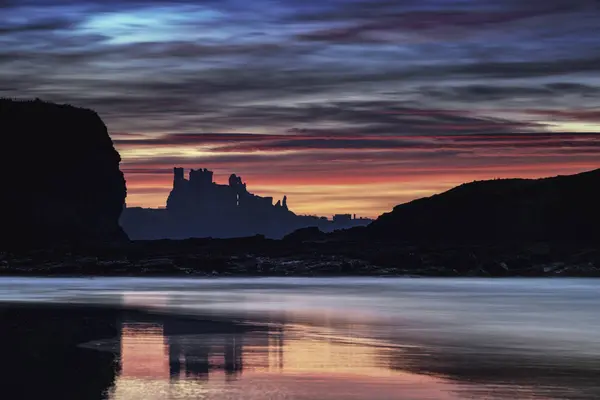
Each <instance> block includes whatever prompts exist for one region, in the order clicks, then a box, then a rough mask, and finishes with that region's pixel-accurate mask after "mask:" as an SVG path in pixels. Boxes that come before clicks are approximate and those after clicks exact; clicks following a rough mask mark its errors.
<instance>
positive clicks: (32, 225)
mask: <svg viewBox="0 0 600 400" xmlns="http://www.w3.org/2000/svg"><path fill="white" fill-rule="evenodd" d="M0 148H2V153H3V154H2V157H1V158H0V184H1V185H2V196H0V218H1V219H2V230H1V231H0V247H2V248H12V247H31V246H33V247H40V246H54V245H59V244H70V245H76V244H82V243H85V244H90V243H100V242H107V241H120V240H126V239H127V236H126V235H125V233H124V232H123V230H122V229H121V228H120V226H119V224H118V219H119V216H120V214H121V211H122V210H123V207H124V203H125V196H126V187H125V179H124V177H123V174H122V173H121V171H120V169H119V162H120V156H119V153H118V152H117V151H116V150H115V148H114V147H113V143H112V141H111V139H110V137H109V135H108V132H107V130H106V126H105V125H104V123H103V122H102V120H101V119H100V117H99V116H98V115H97V114H96V113H95V112H93V111H91V110H87V109H80V108H75V107H72V106H68V105H57V104H52V103H46V102H43V101H40V100H37V99H36V100H35V101H14V100H9V99H0Z"/></svg>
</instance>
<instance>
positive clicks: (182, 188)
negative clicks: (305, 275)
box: [120, 167, 371, 239]
mask: <svg viewBox="0 0 600 400" xmlns="http://www.w3.org/2000/svg"><path fill="white" fill-rule="evenodd" d="M166 203H167V204H166V209H144V208H127V209H125V211H124V212H123V216H122V217H121V220H120V222H121V226H123V228H124V229H125V231H126V232H127V234H128V235H129V237H130V238H131V239H165V238H169V239H185V238H191V237H213V238H232V237H243V236H252V235H257V234H260V235H264V236H266V237H269V238H281V237H283V236H284V235H286V234H288V233H291V232H293V231H295V230H296V229H300V228H305V227H316V228H319V229H320V230H322V231H326V232H330V231H333V230H335V229H345V228H351V227H354V226H364V225H367V224H368V223H370V222H371V220H370V219H366V218H358V219H357V218H352V216H351V215H349V214H348V215H346V214H344V215H336V216H334V219H333V220H328V219H327V218H324V217H314V216H303V215H296V214H295V213H293V212H292V211H291V210H290V209H289V208H288V204H287V197H286V196H284V197H283V199H282V200H277V202H276V203H275V204H273V198H272V197H261V196H257V195H255V194H253V193H250V192H249V191H248V189H247V188H246V183H244V182H243V181H242V178H241V177H239V176H237V175H235V174H232V175H231V176H230V177H229V182H228V184H227V185H220V184H217V183H215V182H213V172H212V171H209V170H207V169H197V170H191V171H190V173H189V179H185V177H184V171H183V168H177V167H176V168H174V170H173V189H172V190H171V193H170V194H169V197H168V199H167V202H166Z"/></svg>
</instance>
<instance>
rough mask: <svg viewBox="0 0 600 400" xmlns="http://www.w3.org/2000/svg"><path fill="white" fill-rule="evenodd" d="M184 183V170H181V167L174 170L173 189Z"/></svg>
mask: <svg viewBox="0 0 600 400" xmlns="http://www.w3.org/2000/svg"><path fill="white" fill-rule="evenodd" d="M183 181H184V178H183V168H180V167H175V168H173V187H176V186H179V184H180V183H181V182H183Z"/></svg>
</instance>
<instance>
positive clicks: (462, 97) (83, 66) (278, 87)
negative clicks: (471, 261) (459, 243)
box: [0, 0, 600, 216]
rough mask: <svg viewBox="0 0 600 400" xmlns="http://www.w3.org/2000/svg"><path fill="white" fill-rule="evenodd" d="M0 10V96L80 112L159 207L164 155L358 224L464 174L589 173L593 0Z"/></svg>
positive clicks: (14, 0)
mask: <svg viewBox="0 0 600 400" xmlns="http://www.w3.org/2000/svg"><path fill="white" fill-rule="evenodd" d="M0 8H1V9H2V15H3V23H2V26H0V96H8V97H18V98H31V97H40V98H43V99H46V100H52V101H57V102H65V103H71V104H76V105H78V106H83V107H89V108H92V109H94V110H96V111H97V112H98V113H99V114H100V115H101V116H102V118H103V120H104V121H105V122H106V123H107V125H108V128H109V130H110V132H111V134H112V136H113V139H114V142H115V144H116V146H117V147H118V149H119V150H120V151H121V153H122V155H123V168H124V170H125V172H126V176H127V180H128V186H129V199H128V202H129V203H130V204H143V205H148V206H156V205H160V204H164V197H165V193H166V191H167V190H168V186H169V185H170V177H169V174H170V171H171V168H172V167H173V165H184V166H188V167H191V166H195V167H200V166H202V167H208V168H212V169H215V170H216V171H217V173H218V174H224V175H225V176H226V175H227V174H228V173H231V172H236V173H241V174H242V175H243V176H244V177H245V178H246V179H248V181H249V185H250V186H251V187H258V188H260V190H263V191H264V193H265V194H268V193H280V192H281V191H282V190H284V189H285V190H287V191H289V193H294V197H296V198H290V200H291V201H292V204H294V200H295V205H296V206H297V207H299V209H300V210H303V211H306V212H311V213H323V214H330V213H332V212H334V211H336V212H337V211H339V212H341V211H343V212H352V213H354V212H357V213H361V212H363V211H364V213H368V214H369V215H371V216H375V215H377V214H378V213H380V212H383V211H386V210H388V209H389V208H391V207H392V206H393V205H395V204H396V203H398V202H401V201H406V200H409V199H410V198H413V197H415V196H421V195H423V194H426V193H432V192H434V191H439V190H440V189H441V188H446V187H448V186H450V185H453V184H457V183H461V181H468V180H471V179H474V178H493V177H499V176H542V175H552V174H556V173H570V172H576V171H578V170H583V169H588V168H593V167H597V166H598V163H597V160H598V156H599V155H600V151H599V148H598V134H597V132H599V131H600V129H597V128H598V127H599V126H600V122H599V119H600V118H599V115H598V110H599V109H600V80H599V79H598V72H599V69H598V68H599V67H598V66H599V65H600V51H599V50H598V49H600V36H598V35H597V34H596V31H597V21H598V20H599V19H600V5H599V3H598V2H597V1H592V0H589V1H588V0H569V1H567V0H546V1H537V0H532V1H527V2H523V1H516V0H494V1H492V0H477V1H476V0H466V1H465V0H443V1H442V0H420V1H412V0H407V1H402V2H398V1H387V0H376V1H366V0H364V1H363V0H353V1H350V2H348V1H339V0H321V1H315V0H302V1H300V0H281V1H277V2H273V1H268V0H256V1H253V2H246V1H242V0H222V1H212V0H208V1H203V2H197V1H191V0H189V1H188V0H124V1H123V0H119V1H116V0H103V1H99V0H83V1H81V2H77V3H73V2H71V1H66V0H36V1H33V0H11V1H6V0H5V1H0ZM373 185H375V186H373ZM367 188H370V189H367ZM403 188H404V189H403ZM311 190H313V192H312V193H313V194H312V195H311V194H310V193H311V192H310V191H311ZM366 191H369V194H370V195H369V203H368V204H366V203H365V201H364V200H363V199H361V198H360V193H365V192H366ZM391 193H393V194H394V196H396V195H397V201H393V198H394V196H392V195H391ZM317 194H320V195H321V197H322V198H325V197H327V198H328V199H338V200H339V199H346V200H344V201H341V200H340V201H339V204H337V205H336V203H334V202H331V201H327V202H326V201H323V202H321V203H319V201H318V198H319V196H318V195H317ZM377 199H381V200H377ZM353 204H355V205H356V207H353V206H352V205H353Z"/></svg>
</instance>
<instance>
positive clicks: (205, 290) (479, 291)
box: [0, 278, 600, 400]
mask: <svg viewBox="0 0 600 400" xmlns="http://www.w3.org/2000/svg"><path fill="white" fill-rule="evenodd" d="M0 302H1V303H2V306H0V307H1V308H0V309H1V310H2V312H3V314H1V315H2V319H0V322H2V323H3V328H4V330H3V333H2V336H1V337H0V340H1V341H2V343H3V345H4V346H5V348H6V349H7V350H6V351H8V352H9V353H11V354H15V356H14V357H12V359H13V360H14V359H18V360H19V361H18V362H19V363H21V364H19V367H18V368H17V367H16V366H14V367H13V368H10V371H11V372H10V373H9V375H10V378H9V376H8V375H6V374H5V375H4V378H3V377H1V376H0V383H2V384H3V385H2V386H0V387H6V384H10V383H14V384H15V385H16V384H17V383H16V382H21V381H23V382H29V380H30V379H35V378H36V376H34V375H38V377H39V378H40V379H42V378H43V376H42V375H43V374H46V375H47V374H48V373H51V377H52V379H50V377H49V378H48V379H47V381H48V383H46V384H45V385H47V386H48V387H46V388H44V390H45V392H44V393H48V390H53V391H55V392H57V393H56V394H57V395H60V396H61V397H62V398H75V397H73V394H74V393H77V394H78V397H79V398H84V397H85V398H98V399H110V400H121V399H149V400H152V399H318V400H332V399H336V400H337V399H369V400H370V399H373V400H377V399H386V400H387V399H414V400H420V399H515V398H516V399H597V398H600V380H598V376H599V374H600V333H599V332H600V329H599V328H600V319H599V318H598V317H597V310H599V309H600V280H594V279H453V278H442V279H429V278H427V279H425V278H422V279H402V278H253V279H243V278H235V279H233V278H232V279H221V278H219V279H185V278H183V279H164V278H91V279H63V278H47V279H43V278H4V279H0ZM50 304H52V305H54V306H53V307H48V305H50ZM75 306H77V307H75ZM101 310H109V311H101ZM32 321H37V322H38V324H37V325H39V327H37V326H34V327H32V326H31V324H32V323H33V322H32ZM82 321H83V322H82ZM27 327H30V328H27ZM82 327H83V328H82ZM49 328H51V329H50V330H51V331H52V332H46V331H47V330H48V329H49ZM27 329H29V330H27ZM38 342H39V345H38V344H37V343H38ZM36 345H37V346H38V347H35V346H36ZM34 350H35V351H34ZM0 351H2V349H0ZM6 351H4V353H3V354H4V360H7V359H8V358H10V357H8V356H7V353H6ZM36 354H37V355H36ZM40 354H46V356H43V357H42V356H40ZM82 360H83V361H82ZM5 363H6V361H5ZM73 365H76V367H73ZM23 369H28V370H29V372H28V373H27V374H24V373H23ZM40 371H43V372H40ZM3 379H4V382H3V381H2V380H3ZM41 386H43V385H38V388H40V387H41ZM20 387H21V388H23V387H24V386H23V385H21V386H20ZM0 390H2V389H0ZM32 390H33V389H32ZM40 390H41V389H40ZM58 392H60V393H58ZM23 393H24V392H23ZM32 396H33V395H32ZM3 397H4V396H3ZM21 398H25V397H21ZM32 398H33V397H32Z"/></svg>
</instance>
